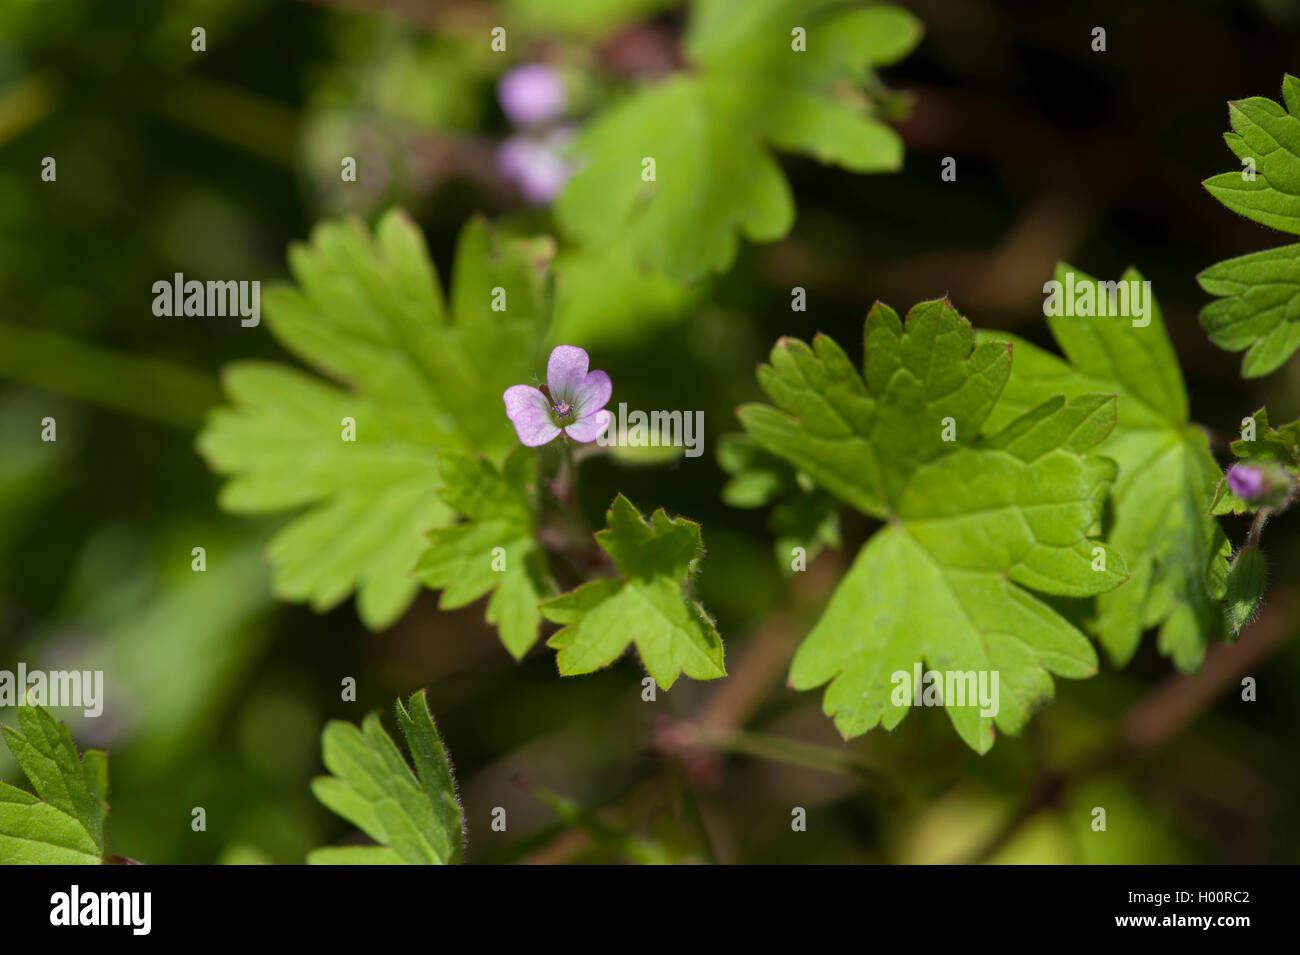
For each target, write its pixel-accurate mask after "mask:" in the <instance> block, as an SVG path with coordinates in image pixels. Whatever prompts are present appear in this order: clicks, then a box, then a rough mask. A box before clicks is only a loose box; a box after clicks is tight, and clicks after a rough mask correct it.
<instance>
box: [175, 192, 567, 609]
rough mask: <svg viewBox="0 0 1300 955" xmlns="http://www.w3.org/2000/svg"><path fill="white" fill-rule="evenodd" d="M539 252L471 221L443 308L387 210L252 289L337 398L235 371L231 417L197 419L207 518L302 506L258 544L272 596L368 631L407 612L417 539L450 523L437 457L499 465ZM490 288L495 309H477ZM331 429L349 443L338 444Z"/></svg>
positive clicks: (337, 232)
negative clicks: (445, 451)
mask: <svg viewBox="0 0 1300 955" xmlns="http://www.w3.org/2000/svg"><path fill="white" fill-rule="evenodd" d="M549 250H550V244H549V242H544V241H538V240H512V241H509V242H507V241H501V240H498V239H497V238H496V237H495V236H494V235H493V234H492V233H491V231H490V230H489V227H488V226H487V224H486V223H485V222H484V221H483V220H481V219H473V220H471V221H470V222H469V224H468V225H466V227H465V229H464V230H463V231H462V233H461V236H460V240H459V243H458V246H457V252H456V263H455V269H454V271H455V281H454V283H453V295H452V296H451V298H450V300H449V301H444V299H443V295H442V292H441V290H440V287H439V282H438V276H437V273H436V272H435V270H434V268H433V265H432V263H431V262H430V260H429V255H428V251H427V250H426V249H425V246H424V241H423V239H422V238H421V236H420V233H419V231H418V230H417V229H416V227H415V226H414V224H413V223H411V221H410V220H409V219H408V218H407V217H406V216H405V215H404V214H403V213H401V212H398V211H394V212H390V213H388V214H387V215H386V216H384V217H383V218H382V219H381V220H380V222H379V224H378V226H377V227H376V229H375V232H374V235H373V236H372V235H371V234H370V233H369V232H367V230H366V229H365V228H364V227H362V226H361V225H360V224H359V223H357V222H355V221H348V222H344V223H327V224H324V225H321V226H318V227H317V228H316V229H315V230H314V232H313V235H312V241H311V243H310V244H309V245H298V246H295V247H294V248H293V249H291V251H290V256H289V259H290V265H291V267H292V270H293V272H294V275H295V277H296V278H297V281H298V287H293V286H287V285H280V286H276V287H275V288H272V289H268V290H267V292H266V295H265V303H266V311H267V318H268V324H269V326H270V328H271V331H272V332H273V333H274V334H275V336H276V337H277V338H278V339H279V340H280V341H281V343H283V344H284V345H285V347H287V348H288V349H289V350H291V351H292V352H294V353H295V354H297V355H298V356H299V357H300V358H302V359H303V360H304V361H306V362H308V363H310V364H311V365H313V366H315V367H317V368H319V369H321V370H322V371H323V372H325V373H326V374H328V375H330V376H331V377H333V378H335V379H337V380H338V381H340V382H344V383H346V387H339V386H336V385H334V384H331V383H329V382H326V381H324V380H322V379H320V378H318V377H316V376H315V375H311V374H308V373H306V372H303V371H299V370H298V369H295V368H292V367H289V366H286V365H279V364H271V363H267V362H240V363H236V364H234V365H231V366H229V367H228V368H227V369H226V372H225V375H224V382H225V388H226V393H227V395H228V397H229V399H230V401H231V404H232V407H229V408H222V409H219V410H217V411H216V412H214V413H213V414H212V415H211V417H210V419H209V422H208V424H207V426H206V427H205V428H204V430H203V432H202V433H201V434H200V436H199V441H198V446H199V450H200V451H201V453H202V454H203V455H204V457H205V458H206V459H207V461H208V463H209V465H210V466H211V467H212V468H213V469H214V470H216V471H218V472H219V473H221V474H225V475H227V476H228V477H229V478H230V480H229V481H228V482H227V483H226V485H225V487H224V488H223V489H222V492H221V497H220V503H221V505H222V507H223V508H224V509H226V510H228V511H234V512H237V513H245V514H256V513H267V512H279V511H286V510H294V509H303V508H305V509H306V510H305V512H304V513H302V514H301V515H300V516H298V517H297V518H296V519H295V520H293V521H292V522H291V523H290V524H288V526H286V527H285V528H284V529H283V530H282V531H281V532H280V533H279V534H278V535H277V536H276V537H275V538H274V539H273V540H272V541H271V543H270V545H269V547H268V550H267V556H268V558H269V559H270V561H271V562H272V563H273V564H274V565H275V579H274V589H275V592H276V594H277V596H279V597H281V598H283V599H288V600H295V601H305V602H309V603H310V604H311V606H312V607H313V608H314V609H316V610H318V611H319V610H327V609H329V608H331V607H333V606H335V605H337V604H338V603H340V602H341V601H342V600H344V599H346V598H347V596H348V595H349V594H350V593H352V592H353V591H354V590H355V591H356V592H357V609H358V612H359V614H360V616H361V619H362V620H363V621H364V622H365V623H366V625H367V626H369V627H371V628H372V629H379V628H382V627H384V626H387V625H388V624H390V623H392V622H393V621H394V620H396V619H397V618H398V617H399V616H400V615H401V614H402V612H403V611H404V610H405V609H406V607H407V606H408V605H409V604H410V602H411V600H412V599H413V598H414V596H415V594H416V592H417V591H418V589H419V582H418V581H417V580H416V579H415V578H414V577H413V576H412V575H411V569H412V568H413V567H414V565H415V562H416V560H417V558H418V557H419V556H420V554H421V553H422V552H423V551H424V549H425V544H424V539H423V535H424V534H425V532H427V531H428V530H429V529H430V528H435V527H442V526H446V525H448V524H449V523H451V521H452V520H453V518H454V515H453V512H452V511H451V510H450V509H449V508H448V507H447V506H446V505H444V504H443V503H442V502H441V500H440V499H439V498H438V496H437V493H436V492H437V490H438V488H439V487H440V483H441V482H440V478H439V468H438V451H439V450H440V449H442V448H453V449H454V448H461V449H474V450H475V451H477V452H479V453H482V454H485V455H487V456H488V457H489V458H491V459H493V460H500V459H501V458H502V457H504V454H505V452H506V450H507V449H509V448H510V447H512V446H513V445H514V443H515V442H514V435H513V431H512V430H511V428H510V424H509V422H508V421H507V419H506V417H505V415H504V414H503V412H502V409H501V393H502V392H503V391H504V390H505V389H506V388H507V387H508V386H510V385H512V384H518V383H520V382H524V381H528V380H529V379H530V378H531V376H532V375H533V373H534V371H535V369H536V368H537V367H538V363H539V361H540V360H541V358H542V355H541V348H542V341H543V338H544V336H545V332H546V321H547V306H546V300H545V294H544V278H545V274H544V273H545V269H544V266H545V264H546V262H547V261H548V258H549ZM496 289H500V290H502V292H501V293H500V294H502V295H504V303H505V310H504V311H494V310H493V301H494V299H495V300H496V301H501V299H500V297H499V296H497V294H496V293H495V292H494V290H496ZM449 312H450V314H448V313H449ZM349 426H351V427H353V428H354V429H355V440H345V437H346V436H347V435H348V427H349Z"/></svg>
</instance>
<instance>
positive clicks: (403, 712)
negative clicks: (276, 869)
mask: <svg viewBox="0 0 1300 955" xmlns="http://www.w3.org/2000/svg"><path fill="white" fill-rule="evenodd" d="M396 711H397V724H398V726H399V728H400V729H401V731H402V735H403V737H405V739H406V745H407V748H408V749H409V750H410V751H411V758H412V760H413V761H414V763H415V774H412V772H411V768H410V766H409V765H408V764H407V762H406V760H405V759H403V758H402V754H401V752H400V751H399V750H398V748H397V744H396V743H394V742H393V739H392V737H391V736H389V735H388V733H387V732H385V730H384V728H383V725H382V724H381V723H380V722H379V714H378V713H371V714H370V715H369V716H367V717H366V718H365V720H364V721H363V722H362V724H361V728H360V729H358V728H357V727H356V726H353V725H352V724H351V723H344V722H341V721H338V720H331V721H330V723H329V724H328V725H327V726H326V727H325V731H324V732H323V733H322V734H321V751H322V755H323V757H324V760H325V767H326V768H327V769H328V770H329V771H330V772H331V773H333V775H332V776H318V777H317V778H316V779H314V780H312V787H311V788H312V792H313V793H315V795H316V798H317V799H318V800H320V802H321V803H322V804H323V805H325V806H326V807H327V808H329V809H331V810H333V811H334V812H336V813H338V814H339V815H340V816H342V817H343V818H344V819H346V820H348V822H350V823H352V824H353V825H355V826H356V827H357V828H358V829H360V830H361V831H362V832H364V833H365V834H366V835H368V836H370V838H372V839H374V840H375V842H377V843H379V845H378V846H348V847H342V848H325V849H316V850H313V851H312V852H311V853H309V854H308V856H307V861H308V863H310V864H312V865H450V864H456V863H459V862H461V861H462V860H463V857H464V850H465V819H464V813H463V812H462V810H461V805H460V799H459V797H458V796H457V795H456V781H455V777H454V776H453V774H452V768H451V760H450V758H449V757H448V755H447V751H446V749H445V748H444V747H443V745H442V739H441V738H440V737H439V735H438V728H437V726H435V725H434V722H433V717H432V716H431V715H430V714H429V704H428V701H427V700H426V699H425V694H424V691H423V690H420V691H419V692H418V693H416V694H415V695H414V696H412V697H411V700H410V705H409V709H408V708H406V707H403V706H402V702H401V700H398V701H397V706H396Z"/></svg>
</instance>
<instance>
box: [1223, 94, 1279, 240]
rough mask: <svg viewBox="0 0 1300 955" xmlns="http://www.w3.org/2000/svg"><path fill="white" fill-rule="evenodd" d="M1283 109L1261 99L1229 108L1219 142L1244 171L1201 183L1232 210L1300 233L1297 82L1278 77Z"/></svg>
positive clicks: (1253, 97)
mask: <svg viewBox="0 0 1300 955" xmlns="http://www.w3.org/2000/svg"><path fill="white" fill-rule="evenodd" d="M1282 95H1283V98H1284V99H1285V101H1286V106H1285V107H1283V106H1281V105H1279V104H1278V103H1275V102H1274V101H1273V100H1271V99H1268V98H1267V97H1264V96H1252V97H1250V98H1248V99H1243V100H1237V101H1236V102H1233V103H1229V104H1228V121H1229V122H1230V123H1231V124H1232V129H1233V132H1230V133H1224V135H1223V141H1224V142H1225V143H1227V144H1228V148H1229V149H1231V150H1232V151H1233V152H1234V153H1236V154H1237V158H1238V159H1241V160H1247V159H1249V160H1251V161H1253V163H1254V166H1255V176H1254V178H1253V179H1252V178H1251V177H1250V175H1249V172H1248V169H1249V167H1247V166H1245V165H1243V167H1242V168H1241V169H1239V170H1235V171H1233V172H1225V173H1221V174H1220V175H1218V176H1213V177H1211V178H1209V179H1207V180H1205V188H1206V189H1207V190H1208V191H1209V193H1210V195H1212V196H1214V198H1216V199H1218V200H1219V201H1220V202H1222V203H1223V204H1224V205H1225V206H1227V207H1228V208H1229V209H1231V210H1232V211H1233V212H1238V213H1240V214H1241V215H1243V216H1245V217H1246V218H1248V219H1254V220H1255V221H1256V222H1259V223H1262V224H1263V225H1266V226H1271V227H1272V228H1274V229H1280V230H1282V231H1283V232H1292V233H1295V234H1297V235H1300V79H1297V78H1296V77H1294V76H1292V75H1290V74H1289V73H1288V74H1287V75H1286V76H1284V77H1283V79H1282Z"/></svg>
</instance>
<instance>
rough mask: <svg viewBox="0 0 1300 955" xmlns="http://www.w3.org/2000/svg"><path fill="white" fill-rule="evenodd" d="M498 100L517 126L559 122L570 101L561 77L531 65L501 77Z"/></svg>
mask: <svg viewBox="0 0 1300 955" xmlns="http://www.w3.org/2000/svg"><path fill="white" fill-rule="evenodd" d="M497 99H498V100H500V102H501V111H502V112H503V113H505V114H506V119H508V120H510V122H511V123H512V124H514V125H515V126H545V125H546V124H547V123H549V122H551V121H553V120H556V119H559V118H560V115H561V114H562V113H563V112H564V107H565V103H566V100H567V97H566V96H565V93H564V81H563V80H562V79H561V78H560V74H559V73H557V72H556V71H555V70H553V69H551V68H550V67H549V66H547V65H546V64H544V63H529V64H527V65H525V66H519V67H516V68H515V69H513V70H511V71H510V72H509V73H507V74H506V75H505V76H503V77H501V80H500V81H499V82H498V83H497Z"/></svg>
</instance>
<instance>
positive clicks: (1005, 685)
mask: <svg viewBox="0 0 1300 955" xmlns="http://www.w3.org/2000/svg"><path fill="white" fill-rule="evenodd" d="M1010 372H1011V349H1010V348H1009V347H1008V346H1007V345H1006V344H1002V343H997V342H990V343H984V344H980V345H975V344H974V335H973V333H972V330H971V327H970V324H969V323H968V322H967V321H966V320H965V319H964V318H962V317H961V316H960V315H958V314H957V312H955V311H954V310H953V308H952V307H951V305H949V303H948V302H947V301H946V300H945V301H935V302H924V303H922V304H920V305H917V306H916V307H915V308H913V309H912V311H911V312H910V313H909V314H908V316H907V321H906V324H904V323H903V322H900V321H899V318H898V315H897V314H896V313H894V312H893V311H892V310H891V309H889V308H887V307H886V306H884V305H881V304H877V305H876V306H875V307H874V308H872V310H871V313H870V314H869V315H868V316H867V321H866V329H865V356H864V374H863V375H862V376H859V374H858V372H857V370H856V369H855V368H854V366H853V364H852V362H851V361H850V360H849V358H848V356H847V355H846V354H845V353H844V351H843V350H842V349H841V348H840V346H839V345H837V344H835V342H833V341H831V340H830V339H829V338H827V337H825V336H822V335H818V336H817V337H816V338H815V339H814V340H813V344H812V346H811V347H809V346H808V345H807V344H805V343H804V342H801V341H797V340H793V339H782V340H781V341H779V342H778V343H777V345H776V347H775V348H774V349H773V350H772V357H771V364H770V365H764V366H762V367H761V368H760V369H759V382H760V384H761V385H762V386H763V390H764V391H765V392H766V393H767V395H768V396H769V398H771V400H772V401H773V403H774V404H775V405H776V406H777V407H771V406H769V405H746V406H744V407H742V408H740V410H739V416H740V420H741V423H742V424H743V425H744V427H745V430H746V431H748V432H749V434H750V435H751V436H753V438H754V439H755V440H756V441H757V442H758V443H759V444H760V445H762V446H763V447H764V448H766V449H767V450H768V451H770V452H771V453H773V454H776V455H779V456H781V457H783V458H785V459H787V460H788V461H790V462H791V464H793V465H795V466H796V467H798V468H799V469H800V470H801V471H804V472H805V473H807V474H808V475H809V476H810V477H812V478H813V480H815V481H816V482H817V483H819V484H821V485H822V486H823V487H826V488H828V489H829V490H831V491H833V492H834V493H835V494H836V495H837V496H839V497H840V498H841V499H842V500H844V501H845V502H847V503H849V504H852V505H853V506H854V507H856V508H858V509H859V510H861V511H862V512H863V513H865V514H867V515H869V516H872V517H876V518H880V519H881V520H884V521H886V522H887V524H886V526H885V527H884V528H883V529H881V530H879V531H877V532H876V533H875V534H874V535H873V536H872V537H871V538H870V539H869V540H868V541H867V543H866V545H865V546H864V547H863V548H862V551H861V552H860V553H859V554H858V556H857V559H856V560H855V561H854V563H853V566H852V567H851V568H850V570H849V572H848V574H847V575H846V576H845V577H844V579H843V580H841V581H840V584H839V586H838V587H837V588H836V591H835V593H834V594H833V596H832V597H831V600H830V603H829V604H828V606H827V607H826V609H825V611H824V612H823V614H822V616H821V619H820V620H818V621H817V623H816V625H815V626H814V627H813V629H812V632H811V633H809V634H808V636H807V638H805V640H804V642H803V644H802V645H801V646H800V648H799V650H798V652H797V654H796V655H795V659H794V663H793V665H792V667H791V671H790V683H791V685H792V686H794V687H795V688H796V689H810V688H812V687H816V686H820V685H822V684H824V683H827V682H829V683H830V686H829V687H828V688H827V690H826V694H825V698H824V708H825V710H826V713H827V714H828V715H830V716H832V717H833V718H834V720H835V724H836V726H837V727H838V728H839V730H840V732H841V733H843V734H844V735H845V736H846V737H851V736H856V735H859V734H861V733H865V732H866V731H867V730H869V729H871V728H872V727H874V726H876V725H883V726H884V727H885V728H887V729H892V728H893V727H895V726H897V725H898V723H899V722H901V721H902V719H903V718H904V717H905V716H906V715H907V709H908V707H907V705H906V704H905V703H900V704H895V703H894V702H893V701H892V699H891V697H892V696H893V695H894V690H893V687H894V686H895V685H896V684H895V675H896V674H898V673H900V672H901V673H905V674H907V675H908V676H909V677H910V676H911V674H912V668H913V665H914V664H919V663H922V662H923V661H924V662H925V663H927V664H928V665H929V666H930V667H931V668H933V669H935V670H940V671H988V672H990V674H991V673H992V672H997V673H998V674H999V686H1000V703H999V707H998V712H997V714H996V716H995V715H993V714H992V713H989V714H988V715H983V714H982V713H981V707H979V706H978V705H959V704H958V702H957V701H956V700H953V699H949V700H945V701H944V705H945V707H946V708H947V711H948V716H949V718H950V719H951V720H952V723H953V726H954V727H955V728H956V730H957V732H958V734H959V735H960V736H961V738H962V739H963V740H965V741H966V743H967V744H968V745H969V746H971V747H972V748H973V749H975V750H977V751H978V752H981V753H983V752H986V751H987V750H988V749H989V747H990V746H992V745H993V736H994V734H993V726H994V722H995V721H996V724H997V726H999V727H1001V728H1002V729H1003V730H1004V731H1006V732H1009V733H1016V732H1018V731H1019V730H1020V729H1021V728H1022V727H1023V726H1024V724H1025V723H1026V721H1027V720H1028V719H1029V716H1030V714H1031V711H1032V709H1033V707H1034V706H1035V705H1036V704H1037V703H1038V702H1039V701H1040V700H1043V699H1045V698H1047V697H1049V696H1050V695H1051V693H1052V681H1051V677H1050V676H1049V673H1055V674H1058V675H1060V676H1065V677H1071V678H1079V677H1085V676H1090V675H1092V674H1093V673H1094V672H1096V666H1097V659H1096V654H1095V653H1094V652H1093V649H1092V645H1091V644H1090V643H1089V642H1088V639H1087V638H1086V637H1085V636H1084V635H1083V634H1082V633H1080V632H1079V631H1078V630H1077V629H1076V628H1075V627H1074V626H1073V625H1071V624H1070V623H1068V622H1067V621H1066V620H1065V619H1064V618H1062V617H1061V616H1060V615H1059V614H1057V612H1056V611H1055V610H1053V609H1052V608H1051V607H1050V606H1049V605H1048V604H1047V603H1045V602H1044V601H1042V600H1040V599H1038V598H1037V597H1035V596H1033V595H1032V594H1031V593H1030V592H1029V591H1030V589H1033V590H1037V591H1040V592H1043V593H1047V594H1055V595H1062V596H1074V597H1080V596H1090V595H1092V594H1097V593H1101V592H1104V591H1107V590H1111V589H1113V588H1114V587H1116V586H1118V585H1119V584H1120V583H1121V582H1123V580H1124V579H1125V573H1124V561H1123V560H1122V559H1121V558H1120V557H1119V555H1118V554H1116V553H1115V552H1114V551H1112V550H1110V549H1109V548H1108V547H1106V546H1105V545H1103V544H1101V543H1099V542H1098V541H1096V540H1094V539H1092V538H1091V537H1090V535H1091V534H1092V533H1093V531H1094V530H1095V528H1096V527H1097V524H1098V521H1099V519H1100V517H1101V511H1102V503H1103V501H1104V500H1105V496H1106V492H1107V490H1108V488H1109V486H1110V482H1111V481H1112V480H1113V478H1114V473H1115V467H1114V465H1113V464H1112V463H1111V462H1110V461H1108V460H1106V459H1104V458H1100V457H1096V456H1093V455H1090V454H1086V453H1085V452H1087V451H1088V450H1089V449H1090V448H1092V447H1093V446H1094V445H1095V444H1097V442H1099V441H1100V440H1101V439H1102V438H1103V437H1105V435H1106V434H1107V433H1108V432H1109V431H1110V429H1111V428H1112V427H1113V425H1114V421H1115V402H1114V398H1113V397H1112V396H1109V395H1104V394H1089V395H1082V396H1079V397H1076V398H1073V399H1071V400H1069V401H1066V400H1065V399H1064V398H1062V397H1059V396H1057V397H1054V398H1051V399H1049V400H1047V401H1045V402H1043V403H1042V404H1040V405H1038V406H1036V407H1035V408H1033V409H1031V410H1029V411H1027V412H1026V413H1025V414H1024V415H1022V416H1020V417H1019V418H1017V419H1016V420H1014V421H1012V422H1011V423H1010V424H1008V425H1007V426H1006V427H1005V428H1003V429H1002V430H1000V431H999V432H998V433H997V434H995V435H993V436H991V437H988V438H980V437H979V434H980V428H981V426H982V425H983V423H984V421H985V418H986V417H987V416H988V415H989V413H990V412H991V411H992V409H993V406H994V404H995V403H996V401H997V399H998V396H999V394H1000V393H1001V391H1002V389H1003V386H1004V385H1005V383H1006V381H1007V377H1008V375H1009V374H1010ZM989 679H991V676H990V677H989ZM908 698H909V699H910V696H909V697H908Z"/></svg>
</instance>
